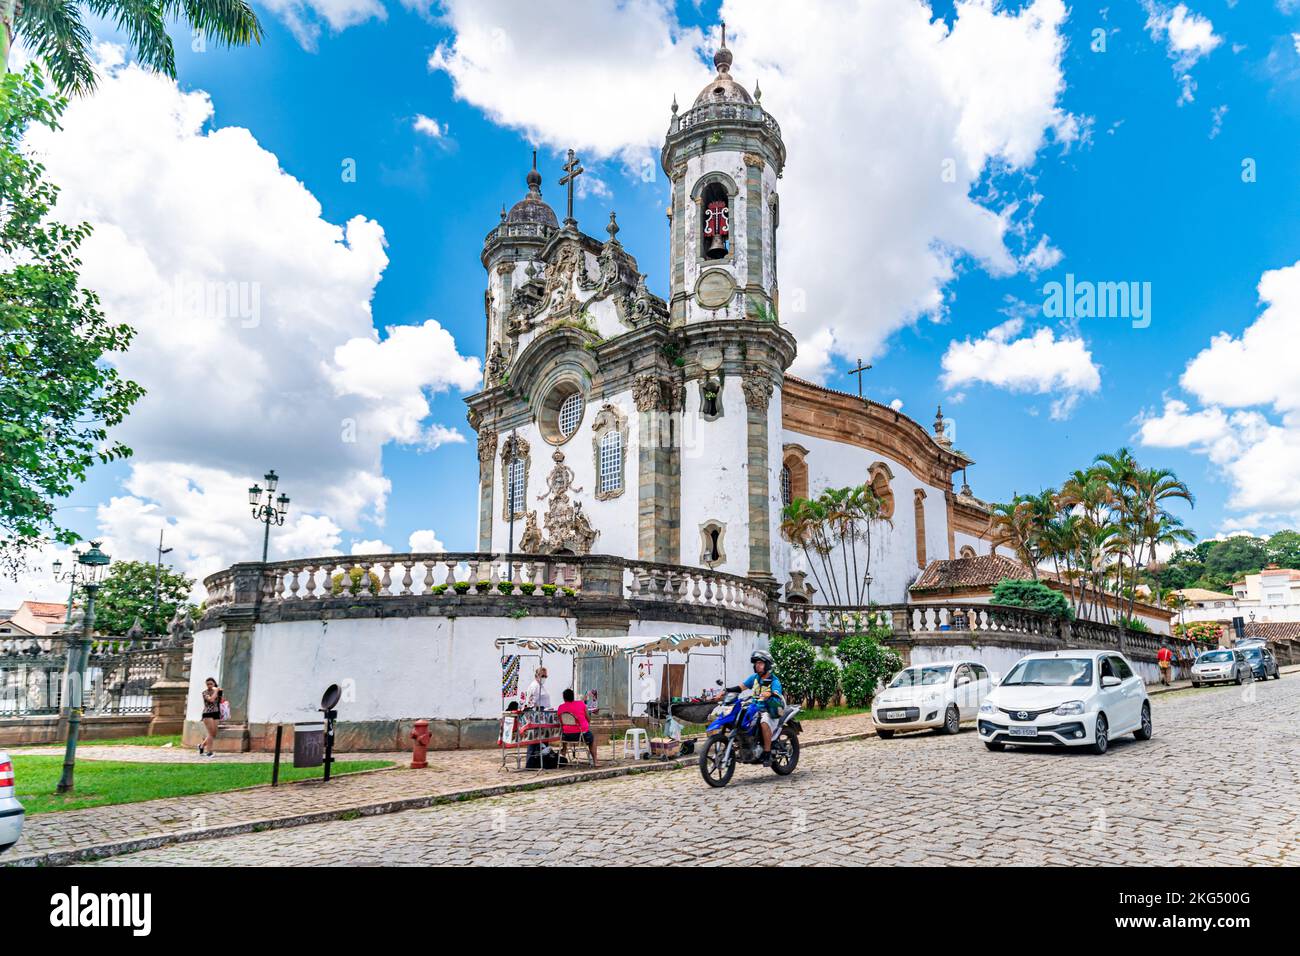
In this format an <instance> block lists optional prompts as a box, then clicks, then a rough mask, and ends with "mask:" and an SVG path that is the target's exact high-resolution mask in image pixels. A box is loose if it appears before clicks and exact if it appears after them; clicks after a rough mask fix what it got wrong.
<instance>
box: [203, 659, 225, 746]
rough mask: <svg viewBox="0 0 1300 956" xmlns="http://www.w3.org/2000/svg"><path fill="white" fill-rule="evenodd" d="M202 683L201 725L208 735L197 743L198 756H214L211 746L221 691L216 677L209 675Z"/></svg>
mask: <svg viewBox="0 0 1300 956" xmlns="http://www.w3.org/2000/svg"><path fill="white" fill-rule="evenodd" d="M203 683H204V685H205V686H204V689H203V726H204V727H205V728H206V729H207V731H208V735H207V737H205V738H204V739H203V743H201V744H199V756H200V757H212V756H215V755H214V754H213V752H212V747H213V745H214V744H216V742H217V724H218V723H219V722H220V720H221V703H222V699H223V693H222V690H221V688H220V687H218V686H217V679H216V678H215V677H209V678H208V679H207V680H206V681H204V682H203Z"/></svg>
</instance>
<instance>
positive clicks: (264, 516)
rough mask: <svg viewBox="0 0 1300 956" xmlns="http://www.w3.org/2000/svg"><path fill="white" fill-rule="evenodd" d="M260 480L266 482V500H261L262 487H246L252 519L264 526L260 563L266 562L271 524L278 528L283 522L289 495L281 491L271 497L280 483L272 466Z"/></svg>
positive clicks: (287, 507)
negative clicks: (274, 496) (276, 496)
mask: <svg viewBox="0 0 1300 956" xmlns="http://www.w3.org/2000/svg"><path fill="white" fill-rule="evenodd" d="M262 480H263V481H265V482H266V501H263V500H262V489H261V488H260V487H258V486H257V485H253V487H251V488H249V489H248V503H249V504H250V505H252V506H253V518H254V520H257V521H260V522H262V524H264V525H265V526H266V530H265V531H264V532H263V533H262V563H263V564H266V552H267V548H268V547H269V546H270V544H271V525H275V526H276V527H277V528H278V527H280V526H282V525H283V524H284V516H285V514H286V513H287V512H288V510H289V496H288V495H286V494H284V492H281V493H280V497H278V498H273V497H272V496H273V495H274V494H275V486H276V485H278V484H279V483H280V476H279V475H277V474H276V473H275V469H274V468H272V469H271V470H270V471H268V472H267V473H266V474H265V475H263V476H262Z"/></svg>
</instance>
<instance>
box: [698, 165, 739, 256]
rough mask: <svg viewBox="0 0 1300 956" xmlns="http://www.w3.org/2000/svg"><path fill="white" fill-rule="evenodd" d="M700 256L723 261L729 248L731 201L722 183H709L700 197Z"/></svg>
mask: <svg viewBox="0 0 1300 956" xmlns="http://www.w3.org/2000/svg"><path fill="white" fill-rule="evenodd" d="M700 237H701V246H700V254H701V255H702V256H703V257H704V258H705V259H725V258H726V257H727V252H728V250H729V249H730V247H731V199H730V197H729V196H728V195H727V187H726V186H724V185H722V183H717V182H714V183H709V184H708V185H707V186H705V187H704V192H703V193H702V194H701V195H700Z"/></svg>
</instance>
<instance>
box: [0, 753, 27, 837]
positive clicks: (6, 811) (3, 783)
mask: <svg viewBox="0 0 1300 956" xmlns="http://www.w3.org/2000/svg"><path fill="white" fill-rule="evenodd" d="M25 812H26V811H24V810H23V805H22V804H21V803H19V802H18V798H17V797H15V796H14V762H13V761H12V760H10V759H9V755H8V754H7V753H4V752H3V751H0V853H3V852H4V851H5V850H7V849H9V848H10V847H11V846H13V845H14V844H15V843H17V842H18V838H19V837H20V836H22V834H23V814H24V813H25Z"/></svg>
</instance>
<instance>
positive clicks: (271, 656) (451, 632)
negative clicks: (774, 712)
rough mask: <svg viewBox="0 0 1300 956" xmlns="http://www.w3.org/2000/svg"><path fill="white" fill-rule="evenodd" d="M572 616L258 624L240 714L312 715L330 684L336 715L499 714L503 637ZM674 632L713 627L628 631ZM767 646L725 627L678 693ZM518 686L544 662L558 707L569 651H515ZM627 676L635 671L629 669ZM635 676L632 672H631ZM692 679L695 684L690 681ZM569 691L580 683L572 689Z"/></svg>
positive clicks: (200, 666)
mask: <svg viewBox="0 0 1300 956" xmlns="http://www.w3.org/2000/svg"><path fill="white" fill-rule="evenodd" d="M575 632H576V623H575V622H574V621H573V620H571V619H565V618H542V617H537V618H526V619H523V620H522V621H513V620H510V619H509V618H501V617H460V618H445V617H426V618H389V619H367V620H338V621H325V622H322V621H290V622H282V623H275V624H259V625H257V629H256V631H255V633H254V636H253V660H252V665H251V669H250V672H251V676H250V679H249V702H248V719H249V721H250V722H252V723H292V722H294V721H306V720H315V719H319V716H320V714H319V712H318V710H317V708H318V707H319V706H320V697H321V694H322V693H323V692H324V690H325V688H326V687H328V686H329V685H330V684H338V685H339V686H340V688H342V690H343V701H342V703H341V704H340V706H339V718H340V719H341V720H344V721H366V720H398V719H403V718H407V719H414V718H420V717H426V718H436V719H446V720H457V719H464V718H490V719H495V718H496V717H498V716H499V715H500V713H501V704H502V701H501V650H500V649H499V648H497V646H496V644H495V642H496V639H497V638H498V637H502V636H505V635H520V636H528V637H573V636H575ZM674 633H692V634H716V633H721V629H719V628H709V627H691V626H689V625H684V624H680V623H670V622H664V621H634V622H633V623H632V625H631V628H630V631H629V634H630V635H631V636H633V637H641V636H662V635H665V634H674ZM756 646H757V647H764V648H766V647H767V635H766V634H765V633H761V634H760V633H758V632H753V631H735V632H733V633H732V634H731V643H730V644H729V645H727V646H726V649H725V650H726V658H725V666H724V661H722V660H721V659H718V658H716V657H713V656H710V655H713V654H715V653H716V652H717V651H718V650H721V649H720V648H719V649H714V648H706V649H703V650H702V651H701V652H700V656H698V657H693V658H692V663H691V664H690V667H689V670H688V674H687V679H688V681H689V682H690V683H689V686H688V687H687V688H686V689H687V692H688V693H693V692H698V691H699V690H700V689H701V688H703V687H705V686H711V685H712V684H713V682H714V681H715V680H717V679H719V678H722V679H723V680H724V681H725V682H726V683H728V684H734V683H737V682H738V681H739V680H741V679H742V678H744V677H745V676H747V675H748V674H749V673H751V670H752V669H751V667H750V666H749V655H750V653H751V652H752V651H753V649H754V648H755V647H756ZM518 653H520V654H521V655H522V657H523V659H522V661H521V675H520V686H521V688H522V687H526V686H527V685H528V683H529V682H530V681H531V680H532V673H533V670H534V669H535V668H536V667H537V666H538V664H539V663H544V664H545V665H546V667H547V669H548V671H549V672H550V676H549V679H548V680H547V688H548V690H549V691H550V694H551V698H552V702H553V703H556V704H558V703H559V701H560V692H561V691H563V690H564V689H565V688H566V687H571V686H572V685H573V658H572V657H571V656H569V655H567V654H538V653H536V652H529V651H519V652H518ZM220 659H221V631H220V630H218V629H210V630H204V631H200V632H198V633H197V634H196V635H195V639H194V656H193V663H192V666H191V671H190V673H191V680H190V695H189V701H188V707H187V710H186V718H187V719H189V720H198V719H199V718H200V716H201V714H202V701H201V698H200V694H201V693H202V690H203V680H204V679H205V678H206V677H208V676H214V677H216V678H217V679H218V680H220V679H221V673H220ZM686 659H687V658H686V655H684V654H672V655H670V656H669V657H668V658H667V659H665V658H663V657H659V656H655V657H654V658H652V659H651V663H652V665H653V667H654V677H655V680H656V684H655V686H656V687H658V686H659V685H658V683H657V682H658V680H659V678H660V672H661V668H662V665H663V663H665V662H671V663H682V662H684V661H686ZM633 673H634V674H635V670H634V671H633ZM634 683H635V678H634ZM697 684H698V685H699V686H698V687H697V686H696V685H697ZM578 690H579V692H581V691H582V690H583V688H578Z"/></svg>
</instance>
